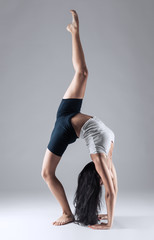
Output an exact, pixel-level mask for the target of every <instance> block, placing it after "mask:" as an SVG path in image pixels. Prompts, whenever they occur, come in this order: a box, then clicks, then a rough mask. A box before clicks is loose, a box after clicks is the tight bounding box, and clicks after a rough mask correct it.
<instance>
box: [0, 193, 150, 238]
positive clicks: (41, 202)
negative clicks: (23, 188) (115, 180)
mask: <svg viewBox="0 0 154 240" xmlns="http://www.w3.org/2000/svg"><path fill="white" fill-rule="evenodd" d="M67 196H68V200H69V203H70V206H71V209H72V211H73V210H74V207H73V204H71V202H72V194H69V195H67ZM0 201H1V204H0V239H2V240H6V239H15V240H19V239H20V240H21V239H22V240H25V239H26V240H27V239H28V240H32V239H37V240H48V239H50V240H53V239H56V240H60V239H73V240H76V239H88V240H91V239H96V238H97V239H118V240H119V239H125V240H126V239H129V240H130V239H131V240H132V239H140V240H141V239H148V240H153V239H154V194H153V193H151V192H147V193H145V192H140V193H139V192H138V193H134V192H133V193H130V192H129V193H128V192H127V193H120V192H119V194H118V197H117V203H116V208H115V214H114V221H113V225H112V228H111V229H109V230H93V229H90V228H88V227H83V226H79V225H77V224H75V223H69V224H66V225H63V226H53V225H52V222H53V221H54V220H56V219H58V218H59V217H60V216H61V213H62V210H61V208H60V206H59V204H58V202H57V201H56V200H55V199H54V197H53V196H52V195H50V193H48V194H47V193H34V192H33V193H21V192H20V193H19V192H18V193H6V192H5V193H4V192H3V193H1V200H0Z"/></svg>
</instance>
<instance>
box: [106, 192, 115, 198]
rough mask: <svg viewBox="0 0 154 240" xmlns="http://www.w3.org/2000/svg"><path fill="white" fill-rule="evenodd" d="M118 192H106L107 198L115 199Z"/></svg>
mask: <svg viewBox="0 0 154 240" xmlns="http://www.w3.org/2000/svg"><path fill="white" fill-rule="evenodd" d="M115 197H116V193H115V192H106V194H105V198H106V199H115Z"/></svg>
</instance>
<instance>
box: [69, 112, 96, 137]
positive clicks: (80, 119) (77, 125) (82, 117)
mask: <svg viewBox="0 0 154 240" xmlns="http://www.w3.org/2000/svg"><path fill="white" fill-rule="evenodd" d="M92 117H93V116H90V115H86V114H83V113H77V114H76V115H75V116H73V117H72V118H71V123H72V126H73V128H74V130H75V132H76V135H77V136H78V137H79V136H80V131H81V128H82V126H83V124H84V123H85V122H86V121H88V120H89V119H90V118H92Z"/></svg>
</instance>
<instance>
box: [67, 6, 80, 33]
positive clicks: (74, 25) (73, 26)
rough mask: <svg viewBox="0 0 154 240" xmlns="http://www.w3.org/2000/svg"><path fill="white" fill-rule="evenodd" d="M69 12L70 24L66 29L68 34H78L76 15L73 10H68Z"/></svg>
mask: <svg viewBox="0 0 154 240" xmlns="http://www.w3.org/2000/svg"><path fill="white" fill-rule="evenodd" d="M70 12H71V13H72V23H70V24H69V25H68V26H67V27H66V29H67V31H69V32H71V33H72V32H78V31H79V18H78V14H77V12H76V11H75V10H70Z"/></svg>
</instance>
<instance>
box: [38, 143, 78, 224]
mask: <svg viewBox="0 0 154 240" xmlns="http://www.w3.org/2000/svg"><path fill="white" fill-rule="evenodd" d="M60 159H61V157H59V156H57V155H55V154H54V153H52V152H50V151H49V150H48V148H47V149H46V152H45V156H44V160H43V165H42V172H41V175H42V177H43V179H44V180H45V182H46V183H47V185H48V187H49V189H50V191H51V192H52V193H53V195H54V196H55V197H56V199H57V200H58V202H59V203H60V205H61V207H62V210H63V214H62V216H61V217H60V218H59V219H57V220H56V221H55V222H53V224H54V225H63V224H66V223H68V222H72V221H73V220H74V216H73V214H72V212H71V209H70V206H69V203H68V201H67V197H66V194H65V191H64V188H63V186H62V184H61V182H60V181H59V180H58V179H57V177H56V176H55V171H56V167H57V165H58V163H59V161H60Z"/></svg>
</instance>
